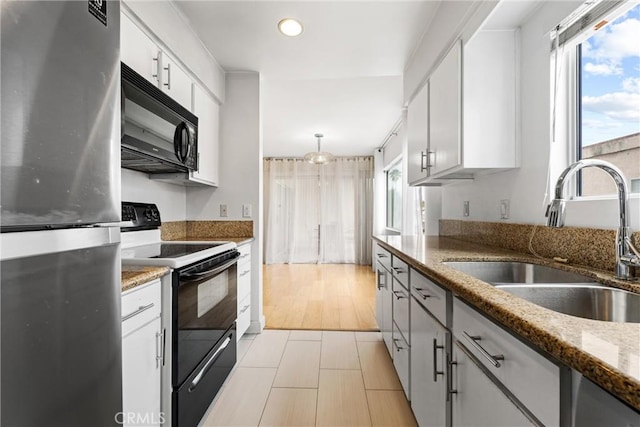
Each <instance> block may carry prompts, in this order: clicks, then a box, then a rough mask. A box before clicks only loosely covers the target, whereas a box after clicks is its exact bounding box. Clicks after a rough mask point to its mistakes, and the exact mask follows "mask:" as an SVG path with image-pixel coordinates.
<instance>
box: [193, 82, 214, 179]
mask: <svg viewBox="0 0 640 427" xmlns="http://www.w3.org/2000/svg"><path fill="white" fill-rule="evenodd" d="M193 113H194V114H195V115H196V116H198V170H197V171H196V172H193V173H192V174H191V178H192V179H193V180H194V181H198V182H201V183H203V184H209V185H213V186H217V185H218V158H219V157H218V156H219V150H220V139H219V129H220V125H219V118H220V107H219V106H218V104H217V103H216V102H215V101H213V100H212V99H211V98H209V96H208V95H207V94H206V93H205V91H204V90H202V89H201V88H200V86H198V85H194V86H193Z"/></svg>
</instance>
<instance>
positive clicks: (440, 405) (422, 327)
mask: <svg viewBox="0 0 640 427" xmlns="http://www.w3.org/2000/svg"><path fill="white" fill-rule="evenodd" d="M448 340H449V332H448V331H447V329H446V328H444V327H443V326H442V325H441V324H440V323H438V322H437V321H436V320H435V319H434V318H433V317H432V316H431V315H430V314H429V313H428V312H427V310H426V309H425V308H424V307H423V306H422V305H421V304H420V303H418V302H417V301H416V300H415V299H414V298H413V297H412V298H411V369H410V372H411V381H410V384H411V409H412V410H413V414H414V415H415V417H416V421H417V422H418V424H419V425H421V426H445V425H446V422H447V380H448V378H447V348H448V346H447V343H448Z"/></svg>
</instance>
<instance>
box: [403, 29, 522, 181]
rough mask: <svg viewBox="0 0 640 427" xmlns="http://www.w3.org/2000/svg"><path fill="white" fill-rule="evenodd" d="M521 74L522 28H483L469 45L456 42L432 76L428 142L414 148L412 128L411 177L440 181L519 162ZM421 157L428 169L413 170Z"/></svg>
mask: <svg viewBox="0 0 640 427" xmlns="http://www.w3.org/2000/svg"><path fill="white" fill-rule="evenodd" d="M517 76H518V70H517V30H500V31H489V30H483V31H480V32H478V33H477V34H475V35H474V36H473V38H472V39H471V40H469V42H467V43H466V45H465V46H464V48H463V47H462V43H461V42H457V43H456V44H455V45H454V46H453V47H452V48H451V50H450V51H449V52H448V53H447V55H446V56H445V57H444V59H443V60H442V62H441V63H440V64H439V65H438V67H437V68H436V70H435V71H434V72H433V73H432V74H431V76H430V77H429V95H428V100H429V101H428V114H429V120H428V124H427V131H426V132H427V134H428V143H427V148H426V149H422V148H421V149H420V151H417V150H416V149H412V139H411V135H412V132H411V131H410V133H409V157H410V158H409V165H410V166H409V168H410V173H409V183H410V184H413V185H441V184H446V183H450V182H456V181H459V180H461V179H473V178H474V177H475V176H476V175H477V174H483V173H491V172H498V171H501V170H506V169H509V168H515V167H518V166H519V159H518V155H519V152H518V151H519V135H518V104H517V84H518V82H517ZM418 97H420V94H418ZM418 97H417V98H418ZM416 101H419V102H422V101H420V100H419V99H414V101H412V103H411V104H410V105H409V112H408V114H409V117H411V115H412V112H411V110H412V105H413V103H414V102H416ZM418 105H419V104H418ZM411 126H412V125H411V119H409V127H411ZM423 126H424V125H423ZM421 132H422V133H424V132H425V131H424V128H422V129H420V130H419V131H418V130H414V131H413V134H414V135H419V134H420V133H421ZM419 139H420V138H419V137H418V138H417V140H419ZM421 145H423V144H421ZM420 162H422V165H423V166H426V167H425V168H423V169H426V170H425V171H422V172H421V173H418V174H415V173H414V174H411V165H412V164H414V165H415V164H417V165H420V164H421V163H420Z"/></svg>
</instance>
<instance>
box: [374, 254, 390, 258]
mask: <svg viewBox="0 0 640 427" xmlns="http://www.w3.org/2000/svg"><path fill="white" fill-rule="evenodd" d="M376 255H378V258H386V257H387V256H388V255H387V254H376Z"/></svg>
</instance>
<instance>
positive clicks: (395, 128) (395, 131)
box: [376, 116, 403, 151]
mask: <svg viewBox="0 0 640 427" xmlns="http://www.w3.org/2000/svg"><path fill="white" fill-rule="evenodd" d="M402 119H403V117H402V116H400V118H399V119H398V121H396V124H395V125H393V128H391V132H389V134H388V135H387V137H386V138H385V139H384V141H382V145H380V146H379V147H376V150H378V151H381V150H384V147H385V146H386V145H387V143H388V142H389V141H390V140H391V138H393V137H394V136H397V135H398V129H399V128H400V126H402V121H403V120H402Z"/></svg>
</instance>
